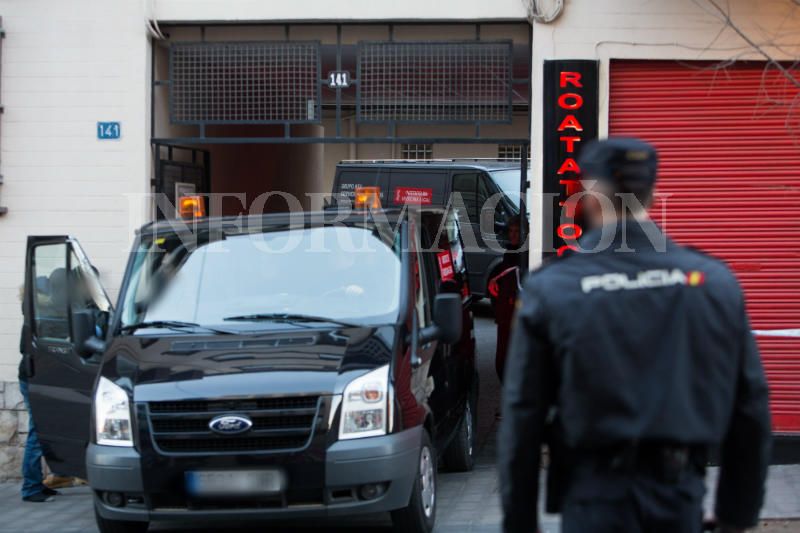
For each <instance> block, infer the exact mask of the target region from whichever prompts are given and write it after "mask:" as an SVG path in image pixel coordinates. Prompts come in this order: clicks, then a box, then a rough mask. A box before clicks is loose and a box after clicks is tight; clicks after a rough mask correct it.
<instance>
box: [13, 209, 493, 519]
mask: <svg viewBox="0 0 800 533" xmlns="http://www.w3.org/2000/svg"><path fill="white" fill-rule="evenodd" d="M334 221H335V222H334ZM439 230H442V231H439ZM466 278H467V271H466V267H465V262H464V254H463V250H462V243H461V241H460V236H459V231H458V225H457V221H456V217H455V216H452V215H447V214H446V213H445V212H444V211H443V210H436V209H425V210H422V211H418V210H412V211H404V212H402V213H401V212H399V211H393V210H380V211H375V212H371V213H366V212H360V213H351V214H350V215H347V216H346V217H344V220H342V217H341V216H340V215H339V213H337V212H335V211H334V212H326V213H310V214H308V213H307V214H301V215H298V214H294V215H291V214H281V215H265V216H258V217H249V218H238V219H218V218H212V219H201V220H195V221H192V222H190V223H188V224H184V223H179V222H177V221H162V222H158V223H154V224H149V225H146V226H144V227H143V228H142V229H141V230H140V231H139V232H138V234H137V238H136V240H135V243H134V245H133V250H132V252H131V255H130V258H129V261H128V266H127V271H126V274H125V277H124V281H123V284H122V287H121V290H120V295H119V299H118V303H117V306H116V309H112V307H111V304H110V302H109V299H108V296H107V295H106V293H105V291H104V290H103V289H102V287H101V285H100V283H99V281H98V279H97V277H96V274H95V270H94V269H93V267H92V266H91V264H90V263H89V260H88V258H87V257H86V255H85V254H84V253H83V251H82V250H81V247H80V245H79V244H78V242H77V241H76V240H74V239H73V238H70V237H66V236H52V237H29V238H28V249H27V265H26V284H25V285H26V286H25V301H24V315H25V327H26V330H27V331H28V334H27V335H26V338H27V340H26V364H27V365H28V370H29V371H30V400H31V407H32V410H33V416H34V417H35V419H36V424H37V428H38V430H39V433H40V438H41V441H42V443H43V446H44V451H45V454H46V457H47V459H48V462H49V464H50V465H51V466H52V468H53V469H54V470H55V471H57V472H59V473H60V474H62V475H76V476H81V477H85V476H88V480H89V484H90V486H91V488H92V490H93V493H94V503H95V511H96V517H97V524H98V527H99V528H100V531H101V532H103V533H109V532H140V531H145V530H146V529H147V527H148V523H149V522H150V521H153V520H159V521H161V520H187V521H189V520H203V521H206V520H213V519H223V520H233V519H235V520H242V519H253V520H258V519H267V518H280V519H289V518H292V517H315V516H334V515H350V514H357V513H372V512H383V511H391V513H392V517H393V520H394V523H395V524H396V526H397V528H398V529H399V530H401V531H405V532H426V533H427V532H430V531H431V529H432V528H433V525H434V520H435V516H436V503H437V498H436V491H437V466H438V464H439V459H440V458H441V459H442V460H443V461H444V463H445V464H446V465H447V467H448V468H450V469H454V470H457V471H465V470H469V469H471V468H472V465H473V450H474V439H475V431H474V427H475V421H476V420H475V413H476V409H475V403H476V401H477V394H478V381H477V373H476V371H475V341H474V332H473V324H472V314H471V312H470V310H469V306H470V302H471V298H472V296H471V295H470V293H469V286H468V282H467V279H466ZM101 339H102V340H101Z"/></svg>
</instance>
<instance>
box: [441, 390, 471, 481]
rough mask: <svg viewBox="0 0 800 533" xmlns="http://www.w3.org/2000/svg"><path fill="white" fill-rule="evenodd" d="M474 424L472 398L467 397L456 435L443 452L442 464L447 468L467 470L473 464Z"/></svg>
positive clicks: (454, 470)
mask: <svg viewBox="0 0 800 533" xmlns="http://www.w3.org/2000/svg"><path fill="white" fill-rule="evenodd" d="M476 426H477V415H476V414H475V412H474V410H473V405H472V398H469V399H468V400H467V406H466V407H465V408H464V414H462V415H461V421H460V422H459V423H458V429H457V430H456V435H455V437H453V440H452V441H451V442H450V444H449V445H448V446H447V449H446V450H445V452H444V457H443V459H444V464H445V465H446V466H447V469H448V470H451V471H453V472H469V471H471V470H472V468H473V467H474V466H475V443H476V438H475V428H476Z"/></svg>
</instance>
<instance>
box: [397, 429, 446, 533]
mask: <svg viewBox="0 0 800 533" xmlns="http://www.w3.org/2000/svg"><path fill="white" fill-rule="evenodd" d="M436 466H437V465H436V450H435V449H434V448H433V445H432V444H431V438H430V436H429V435H428V432H427V431H425V430H423V431H422V447H421V449H420V451H419V463H418V465H417V478H416V479H415V480H414V486H413V487H412V488H411V499H410V500H409V502H408V506H407V507H404V508H402V509H397V510H396V511H392V524H393V525H394V530H395V531H397V532H398V533H431V531H433V525H434V523H435V522H436V489H437V487H436V485H437V479H436Z"/></svg>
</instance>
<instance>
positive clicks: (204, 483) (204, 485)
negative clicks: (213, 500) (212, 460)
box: [186, 469, 286, 498]
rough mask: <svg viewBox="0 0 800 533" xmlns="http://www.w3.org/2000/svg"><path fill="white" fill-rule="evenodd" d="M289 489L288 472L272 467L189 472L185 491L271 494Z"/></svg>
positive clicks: (193, 493) (209, 494)
mask: <svg viewBox="0 0 800 533" xmlns="http://www.w3.org/2000/svg"><path fill="white" fill-rule="evenodd" d="M285 489H286V474H284V472H283V471H281V470H277V469H272V470H207V471H202V472H186V491H187V492H188V493H189V494H190V495H191V496H196V497H204V498H209V497H225V496H269V495H277V494H281V493H282V492H283V491H284V490H285Z"/></svg>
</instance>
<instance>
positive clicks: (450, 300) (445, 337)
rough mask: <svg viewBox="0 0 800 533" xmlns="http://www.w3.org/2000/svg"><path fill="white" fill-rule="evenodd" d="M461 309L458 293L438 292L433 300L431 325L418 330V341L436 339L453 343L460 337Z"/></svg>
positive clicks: (461, 324)
mask: <svg viewBox="0 0 800 533" xmlns="http://www.w3.org/2000/svg"><path fill="white" fill-rule="evenodd" d="M463 319H464V317H463V309H462V307H461V295H460V294H452V293H447V294H439V295H438V296H436V300H434V302H433V325H432V326H428V327H427V328H424V329H423V330H422V331H420V332H419V342H420V343H421V344H425V343H427V342H430V341H432V340H434V339H438V340H440V341H442V342H444V343H445V344H453V343H455V342H457V341H458V340H459V339H460V338H461V329H462V327H463Z"/></svg>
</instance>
